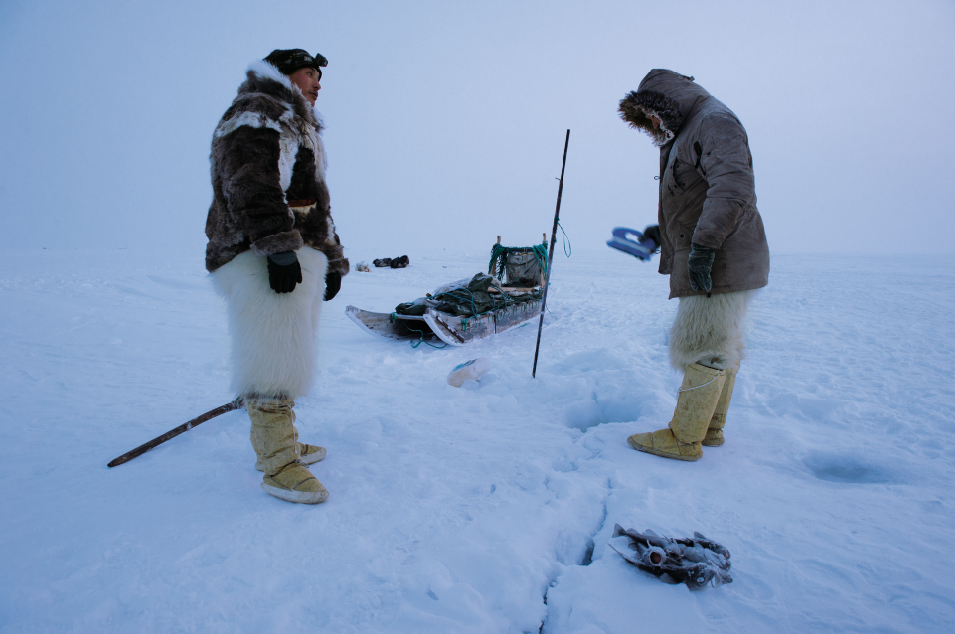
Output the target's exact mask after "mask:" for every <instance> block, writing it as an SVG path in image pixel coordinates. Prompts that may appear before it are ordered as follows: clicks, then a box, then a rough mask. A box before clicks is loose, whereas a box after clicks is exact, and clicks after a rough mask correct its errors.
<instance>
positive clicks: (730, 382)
mask: <svg viewBox="0 0 955 634" xmlns="http://www.w3.org/2000/svg"><path fill="white" fill-rule="evenodd" d="M738 372H739V361H737V362H736V365H735V366H733V367H731V368H726V382H725V383H723V393H722V394H720V400H719V402H717V403H716V411H714V412H713V418H711V419H710V426H709V429H707V430H706V438H704V439H703V446H704V447H719V446H720V445H722V444H723V442H724V440H723V427H724V426H726V411H727V410H728V409H729V407H730V399H732V398H733V386H735V385H736V374H737V373H738Z"/></svg>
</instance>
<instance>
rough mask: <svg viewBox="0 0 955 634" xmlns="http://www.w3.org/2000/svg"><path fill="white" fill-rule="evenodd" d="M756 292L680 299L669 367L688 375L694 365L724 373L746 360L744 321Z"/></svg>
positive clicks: (673, 330)
mask: <svg viewBox="0 0 955 634" xmlns="http://www.w3.org/2000/svg"><path fill="white" fill-rule="evenodd" d="M755 293H756V291H738V292H735V293H717V294H714V295H712V296H710V297H707V296H706V295H691V296H689V297H681V298H680V307H679V309H678V310H677V314H676V319H675V320H674V321H673V327H672V328H671V329H670V364H671V365H672V366H673V367H674V368H676V369H677V370H680V371H681V372H686V368H687V367H688V366H690V365H692V364H694V363H699V364H700V365H705V366H707V367H710V368H714V369H716V370H725V369H726V368H728V367H730V366H732V365H735V364H736V362H737V361H739V360H740V359H742V358H743V350H744V348H745V347H746V346H745V343H744V342H743V320H744V319H745V317H746V307H747V306H748V305H749V302H750V300H751V299H752V298H753V295H755Z"/></svg>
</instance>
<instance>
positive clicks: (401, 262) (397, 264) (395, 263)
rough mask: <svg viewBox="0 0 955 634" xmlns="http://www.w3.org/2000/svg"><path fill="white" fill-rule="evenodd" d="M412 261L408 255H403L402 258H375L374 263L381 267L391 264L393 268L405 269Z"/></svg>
mask: <svg viewBox="0 0 955 634" xmlns="http://www.w3.org/2000/svg"><path fill="white" fill-rule="evenodd" d="M410 262H411V260H409V259H408V256H407V255H403V256H401V257H400V258H379V259H377V260H373V261H372V264H374V265H375V266H377V267H379V268H382V267H386V266H390V267H391V268H393V269H403V268H405V267H406V266H408V264H409V263H410Z"/></svg>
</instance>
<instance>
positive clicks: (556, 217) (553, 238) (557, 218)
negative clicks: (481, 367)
mask: <svg viewBox="0 0 955 634" xmlns="http://www.w3.org/2000/svg"><path fill="white" fill-rule="evenodd" d="M568 143H570V130H567V136H565V137H564V160H563V162H562V163H561V164H560V187H558V188H557V211H555V212H554V230H553V231H552V232H551V235H550V254H549V255H548V256H547V277H546V279H545V280H544V299H543V300H542V302H541V320H540V324H538V326H537V347H536V348H534V370H533V371H532V372H531V377H532V378H535V379H536V378H537V355H538V354H539V353H540V349H541V331H542V330H543V329H544V311H545V310H547V289H549V288H550V274H551V272H552V271H553V270H554V244H555V243H556V242H557V225H558V224H559V223H560V198H561V196H563V194H564V167H566V166H567V144H568Z"/></svg>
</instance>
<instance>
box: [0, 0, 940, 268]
mask: <svg viewBox="0 0 955 634" xmlns="http://www.w3.org/2000/svg"><path fill="white" fill-rule="evenodd" d="M902 7H903V4H902V3H898V2H839V1H834V2H814V1H809V2H806V1H801V2H755V1H754V2H749V1H739V2H721V3H714V2H703V1H689V0H684V1H676V2H669V3H665V4H661V3H659V2H636V1H633V0H631V1H629V2H594V3H581V2H542V1H528V2H514V1H512V2H497V1H491V2H480V3H477V2H469V3H463V2H462V3H459V2H448V1H444V2H401V3H390V2H359V1H351V2H306V1H274V2H269V3H262V2H249V1H238V2H196V1H195V0H191V1H189V2H185V1H182V0H168V1H164V2H161V3H160V2H149V3H146V2H118V1H105V0H104V1H93V0H86V1H72V2H64V1H56V0H32V1H30V2H23V1H20V0H12V1H11V0H5V2H4V3H3V5H2V6H0V81H2V85H3V90H2V91H0V147H2V150H0V221H2V227H3V231H2V232H0V244H2V245H3V246H4V247H5V248H8V249H9V248H21V247H22V248H40V247H44V246H46V247H49V248H72V247H78V246H83V247H93V248H101V247H125V248H134V247H137V246H144V247H148V248H152V247H162V246H166V245H172V246H175V247H177V248H182V249H188V250H193V249H194V250H195V251H196V253H197V258H199V259H201V257H202V250H203V246H204V242H205V238H204V235H203V226H204V221H205V216H206V211H207V209H208V205H209V201H210V199H211V188H210V185H209V173H208V169H209V168H208V151H209V141H210V138H211V134H212V130H213V128H214V127H215V125H216V122H217V121H218V119H219V117H220V116H221V114H222V112H223V111H224V110H225V109H226V108H227V107H228V105H229V103H230V102H231V100H232V98H233V96H234V95H235V89H236V87H237V86H238V84H239V83H240V81H241V80H242V79H243V75H244V71H245V68H246V66H247V65H248V63H249V62H250V61H251V60H253V59H256V58H261V57H263V56H265V55H266V54H268V52H269V51H271V50H272V49H273V48H293V47H301V48H306V49H308V50H309V51H311V52H320V53H322V54H323V55H325V56H326V57H327V58H328V59H329V66H328V68H327V69H326V71H325V78H324V79H323V82H322V85H323V90H322V92H321V95H320V96H319V101H318V110H319V111H320V112H321V113H322V115H323V117H324V119H325V121H326V123H327V126H328V129H327V133H326V137H325V139H326V145H327V149H328V155H329V172H328V181H329V187H330V190H331V195H332V210H333V215H334V217H335V220H336V223H337V224H338V227H339V234H340V235H341V237H342V241H343V243H344V244H345V246H346V247H347V248H348V249H349V251H351V252H352V253H355V252H356V251H362V252H366V251H368V250H375V249H377V250H378V251H380V252H381V255H383V256H384V255H392V256H393V255H397V254H398V252H401V253H411V254H413V253H414V250H415V246H416V245H423V244H428V245H445V246H448V247H454V248H460V249H484V248H487V247H488V246H489V245H490V243H491V242H493V241H494V238H495V236H496V235H499V234H503V235H504V242H505V243H507V244H512V245H513V244H528V243H531V242H533V241H536V240H538V239H539V238H540V237H541V234H542V232H544V231H548V232H549V230H550V226H551V222H552V218H553V211H554V203H555V200H556V193H557V181H556V180H555V177H557V176H558V175H559V173H560V153H561V149H562V146H563V139H564V130H565V129H567V128H570V129H571V141H570V149H569V152H568V159H567V176H566V182H565V190H564V204H563V212H562V218H563V224H564V226H565V227H566V229H567V232H568V234H570V235H571V238H572V239H573V243H574V247H575V248H578V249H581V250H584V251H586V250H589V249H598V248H605V247H603V242H604V240H606V239H607V238H608V237H609V236H610V230H611V228H612V227H614V226H617V225H624V226H632V227H636V228H642V227H643V226H644V225H646V224H648V223H650V222H653V221H654V220H655V218H656V199H657V195H656V182H655V181H654V179H653V177H654V176H655V175H656V173H657V150H656V149H655V148H653V147H652V145H651V144H650V142H649V139H648V138H647V137H646V136H644V135H642V134H640V133H637V132H635V131H632V130H631V129H629V128H628V127H627V126H626V125H625V124H624V123H623V122H621V121H620V120H619V119H618V117H617V114H616V107H617V102H618V101H619V100H620V99H621V98H622V97H623V96H624V95H625V94H626V93H627V92H628V91H629V90H632V89H635V88H636V87H637V84H638V83H639V81H640V79H641V78H642V77H643V75H644V74H645V73H646V72H647V71H649V70H650V69H652V68H670V69H673V70H676V71H679V72H681V73H685V74H691V75H695V76H696V79H697V81H698V82H699V83H700V84H701V85H702V86H704V87H705V88H706V89H707V90H709V91H710V92H711V93H713V94H714V95H715V96H717V97H718V98H719V99H721V100H723V101H724V102H725V103H726V104H727V105H729V107H730V108H732V109H733V110H734V111H735V112H736V113H737V115H739V117H740V118H741V119H742V121H743V124H744V125H745V126H746V128H747V130H748V132H749V136H750V142H751V147H752V150H753V155H754V161H755V169H756V185H757V194H758V197H759V208H760V212H761V213H762V216H763V219H764V222H765V225H766V229H767V234H768V237H769V244H770V248H771V250H772V251H773V252H777V253H783V252H788V253H791V252H809V251H827V252H840V251H848V252H869V253H875V252H889V253H894V252H911V253H952V252H953V251H955V247H953V240H952V238H951V236H952V235H953V233H955V221H953V215H955V214H953V213H952V212H953V207H955V205H953V203H952V197H951V194H950V190H951V189H952V185H951V183H952V180H953V179H952V176H951V173H952V171H953V168H955V159H953V151H952V148H953V147H955V123H953V118H952V116H951V113H952V112H955V87H953V81H952V77H955V5H953V3H952V2H948V1H916V2H911V3H906V4H905V5H904V9H903V8H902Z"/></svg>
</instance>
